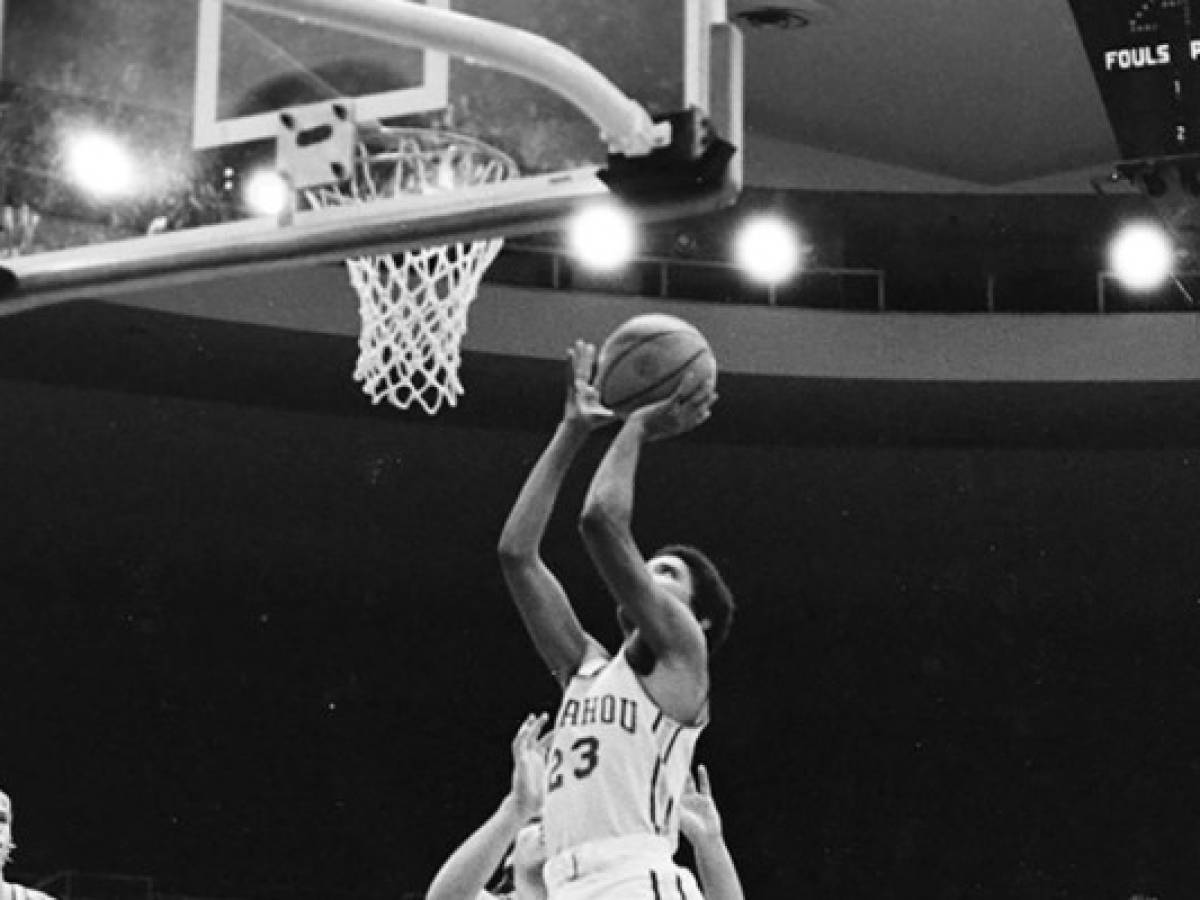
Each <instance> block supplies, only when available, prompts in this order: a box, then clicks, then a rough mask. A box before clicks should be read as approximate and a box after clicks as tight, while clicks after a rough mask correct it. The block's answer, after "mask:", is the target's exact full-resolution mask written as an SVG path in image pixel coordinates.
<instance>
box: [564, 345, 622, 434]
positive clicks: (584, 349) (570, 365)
mask: <svg viewBox="0 0 1200 900" xmlns="http://www.w3.org/2000/svg"><path fill="white" fill-rule="evenodd" d="M595 371H596V347H595V345H594V344H589V343H588V342H587V341H576V342H575V346H574V347H572V348H571V349H569V350H568V351H567V403H566V410H565V411H564V413H563V418H564V419H566V420H567V421H568V422H573V423H576V424H579V425H584V426H586V427H587V428H589V429H593V428H601V427H603V426H605V425H607V424H609V423H610V422H612V421H614V420H615V419H616V416H615V415H614V414H613V411H612V410H610V409H607V408H605V406H604V404H603V403H601V402H600V391H599V390H597V389H596V386H595V384H593V376H594V374H595Z"/></svg>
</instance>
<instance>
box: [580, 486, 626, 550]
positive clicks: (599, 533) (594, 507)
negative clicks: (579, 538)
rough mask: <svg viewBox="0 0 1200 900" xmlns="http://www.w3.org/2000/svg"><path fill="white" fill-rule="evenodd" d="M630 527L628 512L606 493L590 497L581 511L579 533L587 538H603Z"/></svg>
mask: <svg viewBox="0 0 1200 900" xmlns="http://www.w3.org/2000/svg"><path fill="white" fill-rule="evenodd" d="M628 527H629V514H628V512H627V511H626V510H625V509H624V508H623V506H622V505H621V504H620V503H616V502H614V500H613V499H612V498H610V497H607V496H605V495H604V494H599V495H595V496H592V497H589V498H588V500H587V502H586V503H584V505H583V510H582V511H581V512H580V513H579V533H580V534H582V535H583V537H584V539H585V540H596V539H602V538H604V537H607V536H609V535H612V534H614V533H616V532H619V531H621V530H623V529H628Z"/></svg>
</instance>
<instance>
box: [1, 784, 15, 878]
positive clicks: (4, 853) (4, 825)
mask: <svg viewBox="0 0 1200 900" xmlns="http://www.w3.org/2000/svg"><path fill="white" fill-rule="evenodd" d="M12 823H13V809H12V800H10V799H9V797H8V794H6V793H4V791H0V872H3V870H4V867H5V866H6V865H7V864H8V858H9V857H10V856H11V855H12V851H13V848H14V847H16V846H17V845H16V844H15V843H13V836H12Z"/></svg>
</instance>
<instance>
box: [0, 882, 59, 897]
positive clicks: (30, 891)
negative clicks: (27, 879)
mask: <svg viewBox="0 0 1200 900" xmlns="http://www.w3.org/2000/svg"><path fill="white" fill-rule="evenodd" d="M4 887H6V888H7V889H8V890H7V891H6V892H4V895H3V896H0V900H57V898H55V897H53V896H51V895H50V894H47V893H46V892H45V891H39V890H38V889H37V888H31V887H25V885H23V884H11V883H10V884H6V885H4Z"/></svg>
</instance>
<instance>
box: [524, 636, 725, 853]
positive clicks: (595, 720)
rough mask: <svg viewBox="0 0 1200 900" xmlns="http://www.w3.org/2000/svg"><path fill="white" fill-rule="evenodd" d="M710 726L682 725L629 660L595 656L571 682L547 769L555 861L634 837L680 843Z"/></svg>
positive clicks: (547, 820)
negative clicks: (687, 790)
mask: <svg viewBox="0 0 1200 900" xmlns="http://www.w3.org/2000/svg"><path fill="white" fill-rule="evenodd" d="M705 724H706V721H705V717H704V716H702V717H701V720H700V721H699V722H698V723H697V724H695V725H684V724H681V723H679V722H677V721H675V720H674V719H672V718H671V717H669V716H668V715H666V714H665V713H664V712H663V711H662V710H661V709H659V708H658V706H657V705H656V704H655V703H654V701H653V700H651V699H650V697H649V695H648V694H647V693H646V691H645V688H643V687H642V685H641V682H639V681H638V677H637V675H636V674H635V673H634V671H633V669H631V668H630V666H629V662H628V660H627V659H626V658H625V651H624V648H622V649H621V651H620V652H619V653H618V654H617V655H616V656H614V657H613V658H612V659H603V658H598V657H597V658H593V659H590V660H588V661H586V662H585V663H584V664H583V666H581V667H580V670H579V672H577V673H576V675H575V677H574V678H572V679H571V681H570V682H569V683H568V684H567V688H566V691H565V692H564V693H563V699H562V703H561V704H560V705H559V708H558V715H557V717H556V720H555V723H554V738H553V741H552V743H551V745H550V753H549V757H548V759H547V767H546V799H545V805H544V808H543V828H544V830H545V839H546V850H547V853H548V854H549V855H550V856H554V855H555V854H558V853H562V852H563V851H565V850H569V849H571V848H572V847H578V846H580V845H581V844H585V843H588V842H590V841H596V840H603V839H605V838H612V837H623V836H626V835H633V834H651V835H658V836H660V837H666V838H667V839H668V840H669V841H670V842H671V846H672V847H674V846H676V845H677V843H678V840H679V797H680V794H682V793H683V787H684V784H685V782H686V780H687V776H688V772H689V769H690V768H691V764H692V753H693V751H694V750H695V747H696V740H697V738H699V736H700V732H701V731H702V730H703V728H704V725H705Z"/></svg>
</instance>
